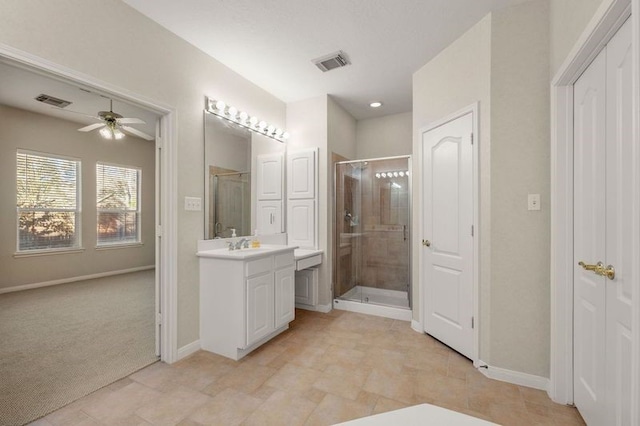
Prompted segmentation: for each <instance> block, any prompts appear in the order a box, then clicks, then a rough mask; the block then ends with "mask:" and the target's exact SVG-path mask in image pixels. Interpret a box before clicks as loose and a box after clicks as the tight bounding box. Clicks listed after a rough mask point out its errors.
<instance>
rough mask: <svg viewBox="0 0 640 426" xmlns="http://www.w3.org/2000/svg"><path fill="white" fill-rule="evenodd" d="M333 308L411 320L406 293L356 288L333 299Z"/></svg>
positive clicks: (372, 288)
mask: <svg viewBox="0 0 640 426" xmlns="http://www.w3.org/2000/svg"><path fill="white" fill-rule="evenodd" d="M333 307H334V309H341V310H345V311H352V312H359V313H363V314H369V315H377V316H381V317H386V318H393V319H398V320H403V321H410V320H411V318H412V314H411V309H410V308H409V297H408V295H407V292H406V291H397V290H385V289H381V288H374V287H366V286H356V287H354V288H352V289H351V290H349V291H348V292H346V293H345V294H343V295H342V296H341V297H338V298H336V299H334V301H333Z"/></svg>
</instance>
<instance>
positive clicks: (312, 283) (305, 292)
mask: <svg viewBox="0 0 640 426" xmlns="http://www.w3.org/2000/svg"><path fill="white" fill-rule="evenodd" d="M295 276H296V289H295V294H296V303H300V304H302V305H311V306H315V305H316V304H317V303H318V268H307V269H303V270H302V271H296V275H295Z"/></svg>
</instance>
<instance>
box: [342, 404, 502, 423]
mask: <svg viewBox="0 0 640 426" xmlns="http://www.w3.org/2000/svg"><path fill="white" fill-rule="evenodd" d="M339 425H341V426H388V425H402V426H441V425H447V426H498V425H497V424H496V423H491V422H488V421H486V420H482V419H478V418H476V417H471V416H468V415H466V414H462V413H458V412H456V411H451V410H447V409H446V408H442V407H438V406H436V405H431V404H420V405H414V406H413V407H407V408H403V409H401V410H395V411H389V412H387V413H382V414H376V415H375V416H369V417H363V418H360V419H356V420H351V421H348V422H344V423H339Z"/></svg>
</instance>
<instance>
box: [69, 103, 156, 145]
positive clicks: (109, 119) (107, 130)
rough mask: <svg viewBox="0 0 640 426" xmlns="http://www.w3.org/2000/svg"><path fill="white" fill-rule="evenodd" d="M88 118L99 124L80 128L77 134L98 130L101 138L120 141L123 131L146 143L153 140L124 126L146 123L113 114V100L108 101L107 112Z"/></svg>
mask: <svg viewBox="0 0 640 426" xmlns="http://www.w3.org/2000/svg"><path fill="white" fill-rule="evenodd" d="M69 112H73V111H69ZM85 115H86V114H85ZM89 117H91V118H94V119H96V120H100V121H101V123H95V124H90V125H88V126H85V127H82V128H80V129H78V131H79V132H90V131H92V130H96V129H100V135H101V136H102V137H103V138H105V139H116V140H120V139H122V138H124V136H125V134H124V133H123V131H124V132H126V133H130V134H132V135H134V136H138V137H140V138H142V139H146V140H148V141H152V140H154V139H155V138H154V137H153V136H151V135H148V134H146V133H144V132H141V131H140V130H138V129H134V128H133V127H131V126H126V124H146V123H145V122H144V121H143V120H141V119H139V118H128V117H123V116H122V115H120V114H118V113H117V112H113V99H109V111H99V112H98V115H97V116H91V115H90V116H89Z"/></svg>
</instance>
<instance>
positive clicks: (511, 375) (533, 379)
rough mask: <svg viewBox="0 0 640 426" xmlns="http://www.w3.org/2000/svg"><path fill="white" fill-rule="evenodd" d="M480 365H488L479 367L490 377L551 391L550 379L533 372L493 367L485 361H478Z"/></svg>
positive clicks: (479, 369)
mask: <svg viewBox="0 0 640 426" xmlns="http://www.w3.org/2000/svg"><path fill="white" fill-rule="evenodd" d="M478 365H480V366H486V367H480V368H478V371H480V372H481V373H482V374H484V375H485V376H487V377H488V378H490V379H494V380H500V381H501V382H507V383H512V384H514V385H520V386H527V387H529V388H533V389H539V390H543V391H546V392H548V391H549V379H547V378H546V377H541V376H534V375H533V374H527V373H521V372H519V371H513V370H506V369H504V368H499V367H492V366H490V365H488V364H487V363H485V362H483V361H478Z"/></svg>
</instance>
